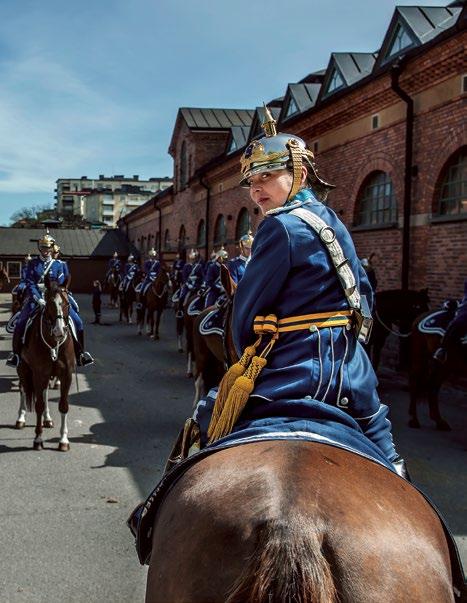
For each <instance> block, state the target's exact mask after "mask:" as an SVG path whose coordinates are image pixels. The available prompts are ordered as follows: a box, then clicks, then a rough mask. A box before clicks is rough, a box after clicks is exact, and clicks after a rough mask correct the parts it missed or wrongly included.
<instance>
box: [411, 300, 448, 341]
mask: <svg viewBox="0 0 467 603" xmlns="http://www.w3.org/2000/svg"><path fill="white" fill-rule="evenodd" d="M452 301H453V300H449V302H445V303H444V304H443V309H442V310H437V311H436V312H430V314H428V316H425V318H423V319H422V320H421V321H420V322H419V323H418V330H419V331H420V333H424V334H426V335H441V337H443V335H444V334H445V333H446V329H447V327H448V325H449V323H450V322H451V321H452V319H453V318H454V316H455V314H456V310H457V302H454V303H452Z"/></svg>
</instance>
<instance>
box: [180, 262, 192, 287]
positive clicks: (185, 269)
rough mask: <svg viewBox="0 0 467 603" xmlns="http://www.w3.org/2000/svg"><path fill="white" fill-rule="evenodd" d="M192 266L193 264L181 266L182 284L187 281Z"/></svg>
mask: <svg viewBox="0 0 467 603" xmlns="http://www.w3.org/2000/svg"><path fill="white" fill-rule="evenodd" d="M192 268H193V264H185V265H184V266H183V269H182V284H183V285H184V284H185V283H186V282H187V280H188V277H189V276H190V272H191V269H192Z"/></svg>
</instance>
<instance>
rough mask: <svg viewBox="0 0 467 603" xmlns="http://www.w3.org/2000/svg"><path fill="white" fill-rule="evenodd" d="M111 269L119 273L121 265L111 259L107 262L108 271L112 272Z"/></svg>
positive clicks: (116, 260)
mask: <svg viewBox="0 0 467 603" xmlns="http://www.w3.org/2000/svg"><path fill="white" fill-rule="evenodd" d="M112 268H116V269H117V270H118V271H119V272H120V270H121V269H122V263H121V261H120V260H119V259H118V258H111V259H110V260H109V270H112Z"/></svg>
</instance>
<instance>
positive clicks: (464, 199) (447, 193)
mask: <svg viewBox="0 0 467 603" xmlns="http://www.w3.org/2000/svg"><path fill="white" fill-rule="evenodd" d="M433 213H435V214H437V215H438V216H455V215H459V214H465V213H467V147H462V148H461V149H460V150H459V151H457V152H456V153H454V155H453V156H452V157H451V158H450V159H449V161H448V163H447V165H446V167H445V168H444V170H443V172H442V177H441V182H440V186H439V189H438V198H437V200H436V206H435V208H434V212H433Z"/></svg>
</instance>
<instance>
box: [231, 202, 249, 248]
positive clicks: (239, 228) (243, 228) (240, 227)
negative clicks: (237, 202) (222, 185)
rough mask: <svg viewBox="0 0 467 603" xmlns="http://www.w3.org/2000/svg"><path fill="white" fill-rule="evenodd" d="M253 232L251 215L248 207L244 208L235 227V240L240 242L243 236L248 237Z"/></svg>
mask: <svg viewBox="0 0 467 603" xmlns="http://www.w3.org/2000/svg"><path fill="white" fill-rule="evenodd" d="M250 230H251V220H250V214H249V213H248V210H247V208H246V207H242V209H241V210H240V213H239V214H238V218H237V225H236V227H235V240H236V241H238V240H240V238H241V237H243V235H246V234H248V233H249V231H250Z"/></svg>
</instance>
